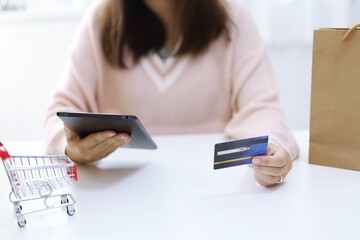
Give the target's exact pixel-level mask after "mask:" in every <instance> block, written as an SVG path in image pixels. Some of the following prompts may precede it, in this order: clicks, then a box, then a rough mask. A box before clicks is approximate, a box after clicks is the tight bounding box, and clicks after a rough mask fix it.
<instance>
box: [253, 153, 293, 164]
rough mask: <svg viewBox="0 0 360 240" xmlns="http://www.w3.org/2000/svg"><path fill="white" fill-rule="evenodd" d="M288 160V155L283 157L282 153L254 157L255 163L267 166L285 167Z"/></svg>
mask: <svg viewBox="0 0 360 240" xmlns="http://www.w3.org/2000/svg"><path fill="white" fill-rule="evenodd" d="M287 161H288V159H287V158H286V157H282V156H281V155H280V156H279V155H272V156H256V157H253V159H252V163H253V164H256V165H259V166H267V167H284V166H285V165H286V163H287Z"/></svg>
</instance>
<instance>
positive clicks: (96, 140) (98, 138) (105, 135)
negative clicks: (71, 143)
mask: <svg viewBox="0 0 360 240" xmlns="http://www.w3.org/2000/svg"><path fill="white" fill-rule="evenodd" d="M115 135H116V132H115V131H103V132H97V133H93V134H90V135H88V136H87V137H85V138H83V139H82V140H81V142H82V145H84V146H87V148H88V149H92V148H94V147H96V146H97V145H98V144H101V143H103V142H104V141H106V140H107V139H110V138H112V137H114V136H115Z"/></svg>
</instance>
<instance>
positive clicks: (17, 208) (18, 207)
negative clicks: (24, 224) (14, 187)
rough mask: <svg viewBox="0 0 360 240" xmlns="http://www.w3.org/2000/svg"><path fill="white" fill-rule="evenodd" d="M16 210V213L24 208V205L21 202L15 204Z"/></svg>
mask: <svg viewBox="0 0 360 240" xmlns="http://www.w3.org/2000/svg"><path fill="white" fill-rule="evenodd" d="M14 210H15V212H16V213H20V212H21V210H22V206H21V205H20V204H16V205H14Z"/></svg>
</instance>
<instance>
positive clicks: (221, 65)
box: [45, 0, 298, 159]
mask: <svg viewBox="0 0 360 240" xmlns="http://www.w3.org/2000/svg"><path fill="white" fill-rule="evenodd" d="M228 4H229V7H228V9H229V13H230V16H231V18H232V19H233V21H234V22H235V23H236V25H237V26H232V27H231V29H230V33H231V42H230V43H227V42H226V41H225V39H224V38H218V39H217V40H216V41H214V42H213V43H212V44H211V45H210V47H209V49H208V50H207V51H206V52H205V53H204V54H202V55H200V56H197V57H195V58H194V57H182V58H170V59H168V60H167V61H166V62H165V63H164V62H162V60H161V59H160V58H159V56H158V55H157V54H155V53H154V54H150V55H149V56H148V57H146V58H143V59H142V60H141V61H140V62H139V64H137V65H136V66H134V67H132V68H131V69H127V70H122V69H115V68H113V67H111V66H110V65H109V64H108V63H107V62H106V60H105V58H104V57H103V54H102V50H101V47H100V40H99V27H98V24H97V20H96V19H97V18H96V11H97V9H98V8H99V4H97V5H94V6H93V7H92V8H90V9H89V11H88V12H87V13H86V14H85V16H84V18H83V20H82V22H81V23H80V26H79V29H78V31H77V34H76V38H75V42H74V44H73V46H72V48H71V55H70V58H69V61H68V64H67V66H66V68H65V71H64V74H63V75H62V77H61V81H60V82H59V85H58V86H57V88H56V91H55V94H54V98H53V101H52V103H51V105H50V107H49V109H48V112H47V116H46V121H45V128H46V132H47V152H48V153H50V154H62V153H63V151H64V144H65V137H64V132H63V124H62V122H61V121H60V120H59V119H58V118H57V116H56V112H58V111H80V112H101V113H115V114H116V113H119V114H132V115H136V116H138V117H139V118H140V120H141V121H142V123H143V125H144V126H145V127H146V128H147V129H148V131H149V132H150V134H152V135H160V134H188V133H213V132H214V133H215V132H224V133H225V134H226V135H228V136H229V137H231V138H247V137H255V136H259V135H269V136H270V140H271V141H274V142H276V143H278V144H279V145H281V146H282V147H284V148H285V149H286V150H287V151H288V152H289V154H290V156H291V159H294V158H296V156H297V155H298V147H297V144H296V142H295V140H294V138H293V136H292V134H291V131H290V130H289V128H288V127H287V125H286V123H285V119H284V116H283V113H282V112H281V110H280V107H279V103H278V95H279V91H278V84H277V81H276V79H275V76H274V73H273V70H272V66H271V63H270V61H269V57H268V55H267V52H266V49H265V46H264V44H263V42H262V40H261V39H260V37H259V34H258V32H257V31H256V27H255V24H254V22H253V20H252V18H251V16H250V14H249V13H248V12H247V11H246V9H244V7H243V5H242V4H240V3H238V2H237V1H232V0H229V1H228Z"/></svg>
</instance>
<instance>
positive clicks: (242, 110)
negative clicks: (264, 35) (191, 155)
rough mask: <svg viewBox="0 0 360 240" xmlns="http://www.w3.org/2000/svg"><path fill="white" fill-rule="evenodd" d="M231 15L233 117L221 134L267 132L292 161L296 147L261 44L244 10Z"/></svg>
mask: <svg viewBox="0 0 360 240" xmlns="http://www.w3.org/2000/svg"><path fill="white" fill-rule="evenodd" d="M234 9H236V8H234ZM237 9H239V8H237ZM233 16H234V18H233V20H234V24H235V25H236V29H235V30H233V34H232V36H231V37H232V50H233V51H232V52H233V56H232V58H233V61H232V62H233V64H232V66H231V74H230V75H231V76H230V79H231V108H232V112H233V116H232V119H231V120H230V122H229V123H228V124H227V126H226V128H225V133H226V134H227V135H228V136H230V137H231V138H246V137H255V136H259V135H268V136H269V139H270V141H272V142H275V143H277V144H278V145H280V146H282V147H284V148H285V149H286V150H287V151H288V152H289V155H290V157H291V159H292V160H293V159H295V158H296V157H297V155H298V152H299V150H298V146H297V143H296V141H295V139H294V137H293V135H292V132H291V130H290V129H289V127H288V126H287V124H286V121H285V117H284V115H283V112H282V111H281V109H280V105H279V88H278V83H277V81H276V78H275V75H274V72H273V69H272V66H271V63H270V59H269V56H268V54H267V52H266V49H265V46H264V43H263V42H262V40H261V38H260V36H259V34H258V32H257V30H256V26H255V23H254V22H253V20H252V18H251V16H250V14H249V13H248V12H247V11H246V10H245V9H242V10H241V11H240V12H238V13H234V14H233Z"/></svg>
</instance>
